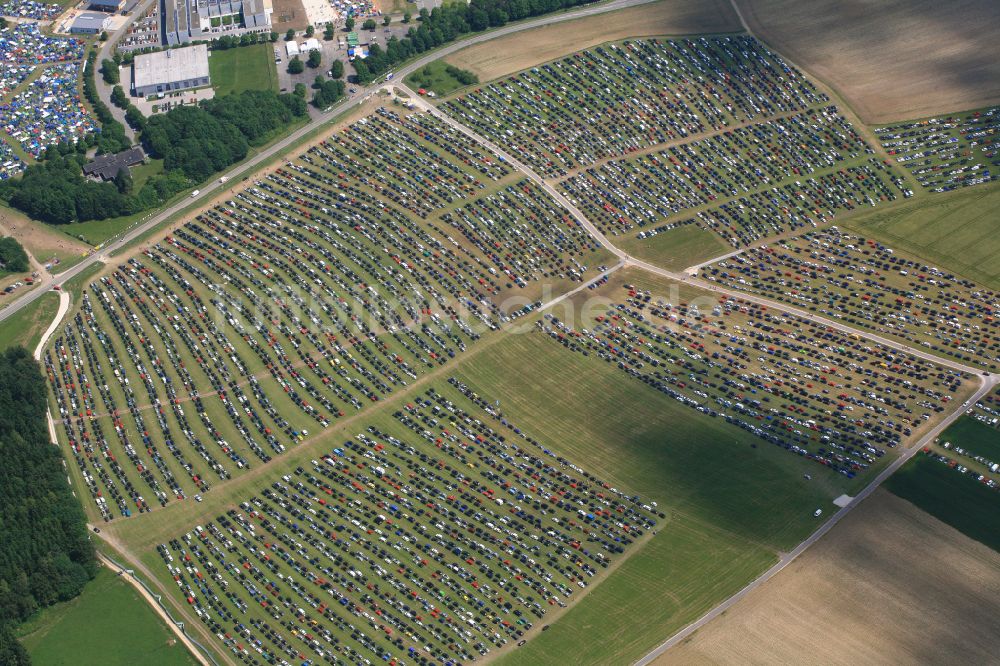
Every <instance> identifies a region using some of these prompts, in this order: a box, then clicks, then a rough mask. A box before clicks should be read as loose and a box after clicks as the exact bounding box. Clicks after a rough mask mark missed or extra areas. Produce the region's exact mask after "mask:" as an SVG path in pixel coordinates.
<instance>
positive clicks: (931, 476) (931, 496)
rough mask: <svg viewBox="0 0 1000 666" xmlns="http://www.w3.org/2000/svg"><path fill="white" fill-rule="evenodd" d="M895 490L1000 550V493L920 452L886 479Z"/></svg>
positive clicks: (966, 533) (890, 488) (891, 488)
mask: <svg viewBox="0 0 1000 666" xmlns="http://www.w3.org/2000/svg"><path fill="white" fill-rule="evenodd" d="M885 487H886V488H888V489H889V490H890V491H891V492H892V493H893V494H895V495H897V496H899V497H902V498H903V499H905V500H907V501H908V502H910V503H912V504H914V505H916V506H918V507H920V508H921V509H923V510H924V511H926V512H927V513H929V514H931V515H932V516H934V517H935V518H937V519H938V520H941V521H943V522H945V523H948V524H949V525H951V526H952V527H954V528H955V529H957V530H958V531H959V532H961V533H963V534H965V535H966V536H968V537H971V538H973V539H975V540H976V541H979V542H982V543H984V544H986V545H987V546H989V547H990V548H993V549H994V550H997V551H1000V493H998V492H997V491H996V490H992V489H990V488H987V487H986V486H984V485H982V484H981V483H978V482H976V481H975V480H973V479H972V478H970V477H969V476H966V475H964V474H961V473H959V472H958V471H956V470H954V469H951V468H949V467H948V466H947V465H945V464H944V463H940V462H938V461H937V460H934V459H933V458H929V457H927V456H924V455H922V454H919V453H918V454H917V455H916V456H914V457H913V459H912V460H910V461H909V462H907V463H906V464H905V465H903V467H902V468H901V469H900V470H899V471H898V472H896V473H895V474H893V475H892V476H891V477H889V479H888V481H886V483H885Z"/></svg>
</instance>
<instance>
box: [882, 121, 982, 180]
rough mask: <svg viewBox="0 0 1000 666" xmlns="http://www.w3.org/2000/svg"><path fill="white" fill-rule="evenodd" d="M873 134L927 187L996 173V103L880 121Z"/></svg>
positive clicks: (895, 158)
mask: <svg viewBox="0 0 1000 666" xmlns="http://www.w3.org/2000/svg"><path fill="white" fill-rule="evenodd" d="M875 135H876V136H877V137H878V140H879V142H881V144H882V148H884V149H885V151H886V152H887V153H888V154H889V155H890V156H891V157H892V159H893V160H894V161H895V162H896V163H897V164H900V165H902V166H903V167H904V168H905V169H906V170H907V171H909V172H910V173H911V174H912V175H913V177H914V178H916V180H917V182H918V183H920V185H921V186H922V187H925V188H927V189H929V190H930V191H932V192H948V191H950V190H954V189H957V188H960V187H970V186H972V185H980V184H982V183H989V182H992V181H994V180H996V179H997V178H998V177H1000V176H998V173H1000V154H997V138H998V136H1000V106H994V107H990V108H988V109H983V110H981V111H969V112H966V113H957V114H953V115H948V116H942V117H937V118H927V119H924V120H914V121H911V122H905V123H896V124H893V125H886V126H885V127H880V128H878V129H876V130H875Z"/></svg>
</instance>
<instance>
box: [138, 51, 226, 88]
mask: <svg viewBox="0 0 1000 666" xmlns="http://www.w3.org/2000/svg"><path fill="white" fill-rule="evenodd" d="M133 66H134V67H135V72H134V74H133V77H134V80H135V87H136V88H137V89H139V88H142V87H144V86H150V85H156V84H158V83H168V82H173V81H189V80H192V79H198V78H201V77H205V76H208V47H207V46H206V45H205V44H196V45H195V46H185V47H184V48H180V49H169V50H167V51H158V52H156V53H144V54H142V55H137V56H136V57H135V63H134V65H133Z"/></svg>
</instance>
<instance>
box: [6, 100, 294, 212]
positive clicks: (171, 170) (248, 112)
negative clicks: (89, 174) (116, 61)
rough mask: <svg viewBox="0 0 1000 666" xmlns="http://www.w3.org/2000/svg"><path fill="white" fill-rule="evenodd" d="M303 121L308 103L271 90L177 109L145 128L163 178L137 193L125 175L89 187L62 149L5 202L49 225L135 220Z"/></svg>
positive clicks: (11, 188)
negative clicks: (127, 217) (126, 217)
mask: <svg viewBox="0 0 1000 666" xmlns="http://www.w3.org/2000/svg"><path fill="white" fill-rule="evenodd" d="M98 101H100V100H98ZM305 113H306V102H305V100H303V99H302V98H300V97H297V96H295V95H279V94H277V93H275V92H274V91H270V90H247V91H244V92H242V93H239V94H234V95H226V96H224V97H220V98H216V99H210V100H204V101H202V102H201V103H199V104H198V105H197V106H191V105H184V106H177V107H174V108H173V109H171V110H170V111H168V112H167V113H164V114H160V115H156V116H153V117H152V118H149V119H148V120H147V121H145V123H144V128H143V130H142V131H141V133H140V135H139V140H140V143H141V144H142V146H143V148H144V149H145V150H146V153H147V154H148V155H149V156H151V157H154V158H161V159H163V168H164V172H163V173H161V174H156V175H154V176H152V177H151V178H149V179H148V180H147V181H146V182H145V184H143V186H142V188H141V189H140V190H139V191H138V192H134V191H133V184H132V180H131V178H129V177H127V175H126V174H120V175H119V177H118V178H116V179H115V181H114V182H113V183H110V182H108V183H103V182H102V183H98V182H94V181H92V180H88V179H87V178H85V177H84V176H83V165H84V164H86V163H87V159H86V157H85V156H84V155H83V154H81V153H80V152H77V151H76V150H75V149H74V148H73V147H67V146H57V147H53V148H49V149H48V150H47V151H46V153H45V155H44V159H43V160H42V161H40V162H38V163H36V164H31V165H29V166H28V167H27V168H26V169H25V170H24V173H23V174H22V175H21V177H20V178H14V179H9V180H6V181H2V182H0V199H4V200H6V201H8V202H9V203H10V205H11V206H13V207H14V208H17V209H18V210H20V211H22V212H24V213H26V214H27V215H28V216H29V217H31V218H32V219H35V220H41V221H42V222H47V223H49V224H69V223H71V222H84V221H87V220H103V219H108V218H112V217H121V216H123V215H133V214H135V213H139V212H142V211H144V210H149V209H151V208H155V207H156V206H158V205H160V204H162V203H163V202H164V201H166V200H167V199H169V198H170V197H172V196H173V195H174V194H176V193H177V192H180V191H181V190H184V189H186V188H188V187H190V186H191V185H195V184H198V183H200V182H203V181H205V180H207V179H208V178H210V177H211V176H212V175H213V174H215V173H217V172H219V171H221V170H223V169H225V168H226V167H228V166H230V165H232V164H235V163H236V162H239V161H240V160H242V159H243V158H244V157H246V155H247V152H248V150H249V148H250V146H257V145H261V144H262V143H264V142H266V141H267V140H268V139H269V138H270V137H271V136H272V135H273V133H274V132H275V131H276V130H278V129H280V128H282V127H285V126H287V125H288V124H290V123H291V122H292V121H293V120H294V119H295V118H298V117H301V116H304V115H305ZM116 122H117V121H116ZM120 126H121V124H120V123H119V127H120ZM123 132H124V128H123ZM102 134H103V132H102ZM128 145H129V144H128V143H126V144H125V145H124V146H123V147H121V148H122V149H124V148H127V147H128Z"/></svg>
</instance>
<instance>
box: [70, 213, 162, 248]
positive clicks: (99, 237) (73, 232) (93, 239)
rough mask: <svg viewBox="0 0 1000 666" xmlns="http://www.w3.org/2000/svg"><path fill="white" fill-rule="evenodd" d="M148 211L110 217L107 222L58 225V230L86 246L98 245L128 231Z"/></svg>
mask: <svg viewBox="0 0 1000 666" xmlns="http://www.w3.org/2000/svg"><path fill="white" fill-rule="evenodd" d="M149 213H150V211H143V212H141V213H137V214H135V215H128V216H125V217H112V218H109V219H107V220H88V221H87V222H74V223H72V224H63V225H60V227H59V229H60V230H62V231H64V232H66V233H67V234H69V235H70V236H72V237H73V238H79V239H80V240H83V242H85V243H87V244H88V245H100V244H101V243H103V242H104V241H106V240H108V239H109V238H113V237H115V236H117V235H118V234H120V233H121V232H123V231H125V230H126V229H128V228H129V227H130V226H131V225H132V224H133V223H134V222H137V221H138V220H141V219H142V218H143V217H145V216H146V215H148V214H149Z"/></svg>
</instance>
